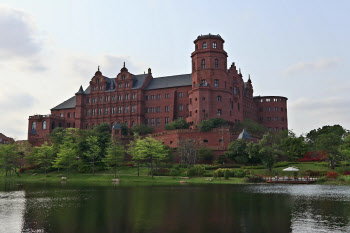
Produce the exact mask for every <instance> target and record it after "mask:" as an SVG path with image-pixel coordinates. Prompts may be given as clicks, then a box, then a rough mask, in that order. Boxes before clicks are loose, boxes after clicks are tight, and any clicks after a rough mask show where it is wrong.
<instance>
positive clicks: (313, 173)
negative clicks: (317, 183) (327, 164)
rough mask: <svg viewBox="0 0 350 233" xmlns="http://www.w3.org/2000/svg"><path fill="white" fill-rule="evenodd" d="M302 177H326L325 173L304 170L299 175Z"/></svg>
mask: <svg viewBox="0 0 350 233" xmlns="http://www.w3.org/2000/svg"><path fill="white" fill-rule="evenodd" d="M301 174H302V175H303V176H317V177H320V176H327V171H317V170H305V171H303V172H302V173H301Z"/></svg>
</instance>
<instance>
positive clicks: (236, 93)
mask: <svg viewBox="0 0 350 233" xmlns="http://www.w3.org/2000/svg"><path fill="white" fill-rule="evenodd" d="M233 94H234V95H238V88H237V87H234V88H233Z"/></svg>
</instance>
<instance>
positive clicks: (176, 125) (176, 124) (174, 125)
mask: <svg viewBox="0 0 350 233" xmlns="http://www.w3.org/2000/svg"><path fill="white" fill-rule="evenodd" d="M188 128H190V124H189V123H187V121H186V120H185V119H176V120H175V121H173V122H171V123H169V124H167V125H164V129H165V130H174V129H188Z"/></svg>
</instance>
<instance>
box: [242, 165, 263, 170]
mask: <svg viewBox="0 0 350 233" xmlns="http://www.w3.org/2000/svg"><path fill="white" fill-rule="evenodd" d="M241 168H243V169H265V166H264V165H255V166H254V165H253V166H242V167H241Z"/></svg>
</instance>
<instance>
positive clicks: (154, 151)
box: [130, 137, 167, 179]
mask: <svg viewBox="0 0 350 233" xmlns="http://www.w3.org/2000/svg"><path fill="white" fill-rule="evenodd" d="M131 146H132V147H133V148H131V149H130V152H131V155H132V157H133V159H134V160H139V159H143V160H144V161H148V162H149V163H150V165H151V175H152V179H153V165H154V162H155V160H157V161H160V160H163V159H165V158H166V155H167V150H166V149H165V147H164V145H163V144H162V143H161V142H159V141H157V140H155V139H154V138H151V137H146V138H144V139H136V141H135V143H134V144H132V145H131ZM134 157H135V158H134Z"/></svg>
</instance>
